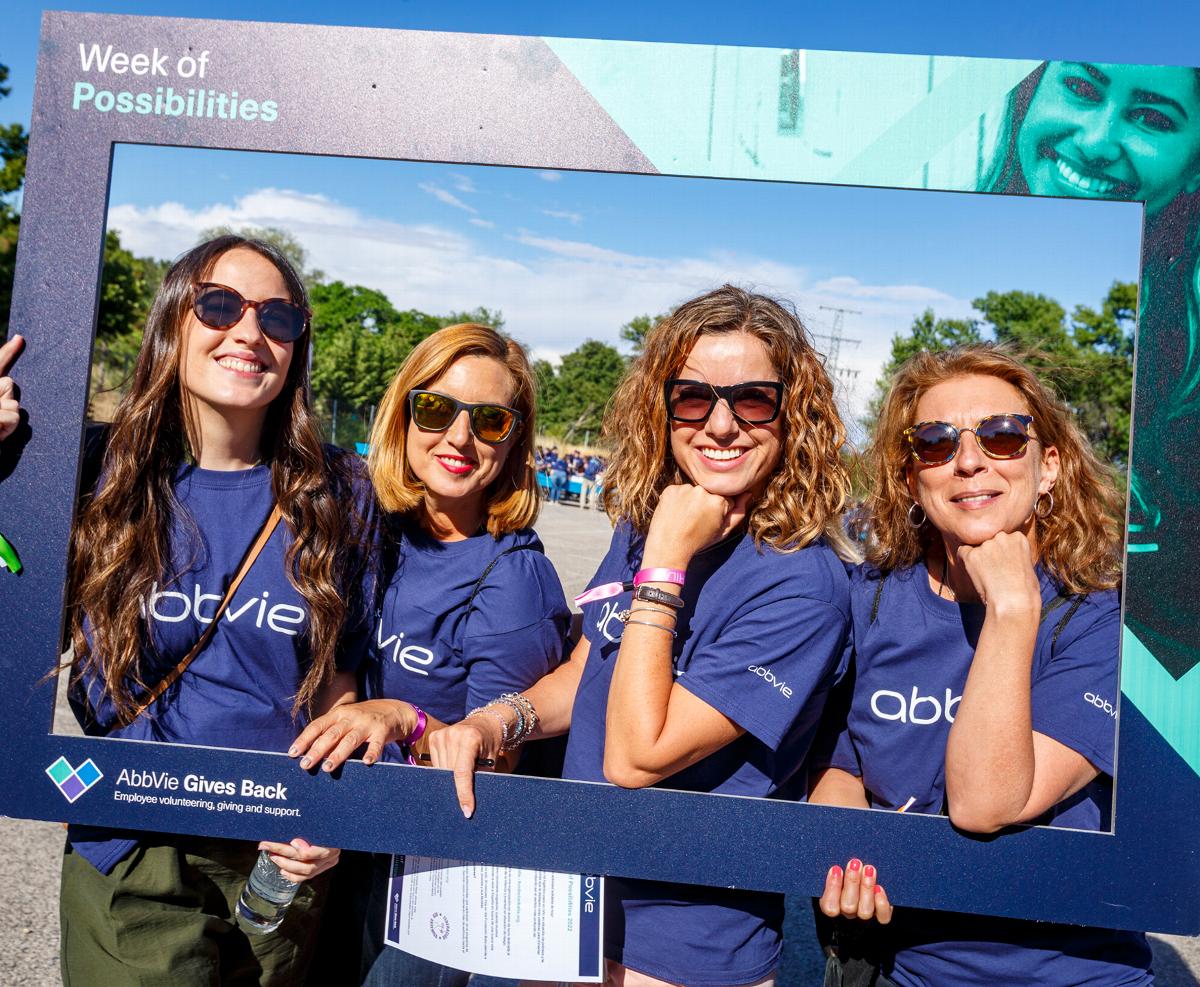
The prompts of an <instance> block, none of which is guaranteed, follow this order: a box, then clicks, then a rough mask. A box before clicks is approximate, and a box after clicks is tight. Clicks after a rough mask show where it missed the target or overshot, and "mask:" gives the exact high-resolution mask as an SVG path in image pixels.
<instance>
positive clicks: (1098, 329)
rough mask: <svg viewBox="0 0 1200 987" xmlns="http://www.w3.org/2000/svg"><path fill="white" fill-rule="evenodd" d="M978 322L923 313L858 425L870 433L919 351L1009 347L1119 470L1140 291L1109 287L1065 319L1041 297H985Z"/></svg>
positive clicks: (898, 345) (901, 341)
mask: <svg viewBox="0 0 1200 987" xmlns="http://www.w3.org/2000/svg"><path fill="white" fill-rule="evenodd" d="M971 304H972V305H973V306H974V307H975V309H976V310H977V311H978V312H979V313H980V315H981V316H982V318H981V319H980V320H979V321H977V322H976V321H970V320H961V319H938V318H936V317H935V316H934V314H933V312H932V310H926V311H925V312H924V313H922V314H921V315H919V316H917V318H916V319H914V320H913V325H912V328H911V329H910V330H909V333H908V334H907V335H903V336H901V335H898V336H895V337H894V338H893V339H892V353H891V357H890V359H889V360H888V363H887V364H886V365H885V367H884V369H883V373H882V375H881V376H880V378H879V380H878V381H877V382H876V385H875V396H874V398H873V399H872V401H871V404H870V411H869V413H868V416H867V417H866V419H865V420H864V422H863V424H864V426H865V427H866V428H867V429H868V431H871V430H872V429H873V428H874V424H875V421H876V419H877V418H878V414H879V408H880V406H881V404H882V402H883V398H884V396H885V395H886V394H887V392H888V389H889V388H890V387H891V381H892V378H893V376H894V375H895V372H896V370H897V369H899V367H900V365H901V364H902V363H903V362H904V361H905V360H907V359H908V358H909V357H910V356H912V355H914V354H915V353H918V352H920V351H921V350H930V351H932V352H940V351H941V350H944V349H948V348H949V347H951V346H954V345H957V344H960V343H972V342H980V341H982V340H984V339H994V340H995V341H997V342H1002V343H1006V344H1008V345H1009V346H1010V347H1011V348H1012V349H1013V350H1015V351H1016V352H1017V353H1018V354H1019V355H1020V356H1021V358H1022V359H1023V360H1025V361H1026V362H1027V363H1028V364H1029V365H1030V366H1031V367H1032V368H1033V370H1034V371H1035V372H1036V373H1037V374H1038V376H1039V377H1041V378H1042V379H1043V380H1044V381H1045V382H1046V383H1048V384H1049V385H1050V386H1051V387H1052V388H1053V389H1054V390H1055V392H1056V393H1058V394H1059V396H1060V397H1062V399H1063V400H1064V401H1065V402H1066V404H1067V406H1068V407H1069V408H1070V409H1071V410H1072V411H1073V412H1074V413H1075V416H1076V420H1077V421H1078V423H1079V426H1080V427H1081V428H1082V429H1083V431H1084V433H1085V434H1086V435H1087V437H1088V439H1089V441H1090V442H1091V443H1092V445H1093V447H1094V448H1095V450H1096V453H1097V455H1098V456H1100V458H1101V459H1103V460H1105V461H1107V462H1111V463H1115V464H1118V465H1124V464H1125V463H1126V462H1127V459H1128V448H1129V425H1130V421H1129V406H1130V402H1131V399H1132V395H1133V326H1134V318H1135V314H1136V311H1137V285H1136V284H1132V283H1128V282H1114V283H1113V285H1112V287H1111V288H1109V290H1108V293H1107V294H1106V295H1105V297H1104V299H1103V301H1102V302H1101V304H1100V307H1099V308H1098V309H1093V308H1090V307H1088V306H1085V305H1079V306H1076V308H1075V310H1074V311H1073V312H1072V313H1071V316H1070V318H1068V317H1067V314H1066V312H1065V310H1064V309H1063V307H1062V306H1061V305H1060V304H1059V303H1058V302H1056V301H1054V299H1052V298H1047V297H1046V296H1045V295H1038V294H1033V293H1030V292H1025V291H1006V292H998V291H989V292H988V293H987V294H986V295H984V296H983V297H982V298H976V299H975V300H974V301H973V302H972V303H971Z"/></svg>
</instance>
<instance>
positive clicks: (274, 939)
mask: <svg viewBox="0 0 1200 987" xmlns="http://www.w3.org/2000/svg"><path fill="white" fill-rule="evenodd" d="M310 347H311V332H310V313H309V311H308V303H307V295H306V292H305V289H304V285H303V283H302V282H301V281H300V279H299V277H298V276H297V274H296V272H295V270H294V269H293V268H292V265H291V264H290V263H288V261H287V259H286V258H285V257H283V255H282V254H280V253H279V251H277V250H276V249H275V248H274V247H272V246H270V245H268V244H266V243H263V242H261V241H257V240H251V239H246V238H243V237H238V236H222V237H218V238H216V239H214V240H210V241H208V242H206V243H202V244H200V245H199V246H197V247H194V248H193V249H191V250H189V251H188V252H187V253H185V254H184V255H183V256H182V257H180V258H179V259H178V260H177V261H176V262H175V263H174V264H173V265H172V267H171V269H170V270H169V271H168V272H167V274H166V276H165V278H164V279H163V283H162V286H161V288H160V289H159V291H158V294H157V296H156V297H155V300H154V304H153V306H152V308H151V311H150V314H149V316H148V318H147V322H146V329H145V335H144V339H143V342H142V347H141V350H140V352H139V354H138V360H137V365H136V368H135V370H134V374H133V379H132V384H131V387H130V390H129V393H128V394H127V395H126V397H125V398H124V399H123V400H122V401H121V403H120V406H119V407H118V409H117V412H116V415H115V418H114V420H113V423H112V426H111V428H110V429H109V430H108V436H107V445H106V448H105V451H104V455H103V465H102V468H101V474H100V479H99V481H98V484H97V487H96V490H95V492H94V494H93V495H91V496H90V497H89V499H88V500H87V502H86V503H85V504H84V506H83V507H82V509H81V511H80V515H79V519H78V522H77V524H76V526H75V530H74V533H73V538H72V560H71V571H70V613H69V620H70V632H71V642H72V645H73V648H74V665H73V667H72V670H71V686H72V701H73V705H74V707H75V709H76V713H77V715H78V716H79V718H80V720H81V723H82V725H83V726H84V729H85V730H86V731H87V732H88V733H91V734H102V735H106V736H109V737H119V738H122V739H134V740H154V741H160V742H167V743H187V744H197V745H207V746H214V747H238V748H251V749H256V750H266V751H286V750H287V748H288V746H289V745H290V744H291V741H292V738H293V737H294V736H295V734H296V729H297V722H298V721H299V722H301V723H302V722H304V721H305V720H306V719H307V718H308V716H309V715H311V714H314V713H319V712H321V711H323V710H324V709H326V708H328V706H330V705H331V704H333V703H335V702H338V701H340V700H343V699H352V698H353V696H354V671H353V670H354V667H355V665H356V664H357V661H358V660H359V659H360V658H361V656H362V653H363V651H364V646H365V640H366V622H365V613H364V611H363V608H362V607H361V606H360V605H357V604H356V602H355V601H356V600H360V599H361V597H362V591H361V586H362V584H363V579H364V577H363V572H364V566H365V555H366V549H365V545H366V544H367V539H366V531H365V526H366V520H365V518H366V517H367V515H368V513H369V510H368V507H367V497H368V494H367V491H368V489H369V488H368V487H367V485H366V483H365V477H363V476H361V475H360V474H361V470H359V469H358V468H356V466H355V460H354V459H353V457H350V456H348V455H346V454H343V453H341V452H340V451H339V450H334V449H331V448H325V447H322V445H321V442H320V440H319V437H318V431H317V423H316V420H315V419H314V417H313V414H312V410H311V408H310V407H309V398H308V354H309V350H310ZM255 543H257V544H258V546H259V547H258V552H257V554H256V555H255V554H254V551H253V550H252V549H251V545H252V544H255ZM235 574H241V575H243V576H244V578H243V579H242V581H241V583H240V584H239V585H238V588H237V590H236V592H235V593H234V595H233V596H232V599H230V600H228V603H227V607H226V609H225V610H224V611H223V613H221V614H220V615H219V616H218V610H219V608H220V601H221V599H222V593H223V591H224V590H225V588H226V586H228V585H229V584H230V582H231V580H232V579H233V578H234V577H235ZM248 606H250V607H254V609H255V611H256V612H257V611H258V610H260V609H261V610H263V611H264V612H263V613H261V614H259V618H260V619H257V620H251V619H246V618H244V617H243V619H237V618H238V617H239V616H242V615H243V614H244V613H245V611H246V608H247V607H248ZM264 618H265V619H264ZM214 623H215V624H216V626H215V627H212V628H211V631H208V633H209V635H210V636H209V637H208V638H207V641H206V643H205V644H204V646H203V649H202V650H201V651H199V653H196V654H194V656H193V659H192V660H191V661H190V663H185V661H184V659H185V658H186V657H187V656H188V655H189V653H191V652H192V651H193V649H194V647H195V646H196V645H197V643H198V642H199V641H200V640H201V638H202V635H204V634H205V633H206V631H207V630H208V629H209V628H210V625H213V624H214ZM260 846H261V847H262V848H264V849H267V850H269V851H270V852H271V854H272V860H274V862H275V863H276V864H277V865H278V866H279V867H280V869H281V871H282V873H283V876H284V877H286V878H289V879H291V880H293V881H311V880H312V879H314V878H317V877H318V875H320V874H321V873H322V872H323V871H325V870H327V869H328V868H329V867H331V866H332V865H333V864H334V863H335V862H336V860H337V856H338V852H337V851H336V850H328V849H325V848H322V847H315V846H310V845H309V844H308V843H306V842H305V841H304V840H302V839H296V840H293V841H292V842H291V843H288V844H278V843H264V844H261V845H256V844H254V843H248V842H241V841H233V840H217V839H205V838H194V837H185V836H172V835H165V834H145V833H128V832H116V831H112V830H96V829H93V828H90V827H82V826H72V827H71V828H70V830H69V832H68V840H67V847H66V856H65V857H64V861H63V872H62V899H61V921H62V969H63V980H64V982H65V983H68V984H70V983H75V984H100V983H103V984H106V985H107V984H123V983H129V984H135V983H136V984H142V983H146V982H149V981H151V980H162V981H163V982H166V981H170V982H171V983H176V984H193V983H194V984H206V985H207V984H210V983H213V982H221V983H279V984H282V983H295V982H296V981H297V980H298V979H300V978H301V977H302V975H303V971H304V968H305V964H306V960H307V953H308V945H309V943H311V941H312V933H313V930H314V927H315V924H316V921H317V919H318V916H319V913H320V898H321V886H322V883H323V882H321V881H317V882H316V883H315V884H308V885H306V886H305V887H304V888H303V889H302V890H301V892H300V894H299V896H298V898H297V901H296V903H295V904H294V905H293V906H292V908H291V909H289V912H288V915H287V918H286V920H285V921H284V923H283V925H282V926H281V927H280V928H279V929H278V930H277V931H275V932H272V933H268V934H264V935H257V934H256V935H249V936H248V935H246V934H245V933H243V932H242V931H241V930H240V928H239V927H238V926H237V924H236V922H235V902H236V900H237V896H238V894H239V892H240V889H241V886H242V885H243V884H244V882H245V880H246V877H247V875H248V874H249V873H250V870H251V868H252V867H253V865H254V863H255V860H256V857H257V855H258V853H259V849H260Z"/></svg>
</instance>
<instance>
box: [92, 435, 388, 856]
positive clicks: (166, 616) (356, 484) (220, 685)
mask: <svg viewBox="0 0 1200 987" xmlns="http://www.w3.org/2000/svg"><path fill="white" fill-rule="evenodd" d="M330 455H333V456H338V455H339V453H337V452H333V451H331V452H330ZM341 462H342V464H343V466H344V467H346V468H347V469H349V470H352V471H353V473H352V475H351V476H350V478H349V479H350V481H351V484H352V489H350V490H349V491H348V492H347V496H352V497H355V498H356V499H357V500H358V503H357V504H355V505H350V504H347V505H346V508H347V510H351V509H353V510H357V511H359V512H360V513H362V514H364V515H365V513H366V511H367V510H368V506H367V499H368V498H369V485H368V482H367V480H366V474H365V471H364V470H362V469H361V467H359V466H357V465H355V464H358V463H361V461H359V460H352V459H350V458H348V457H347V458H345V459H342V460H341ZM175 496H176V498H177V500H178V501H179V505H180V507H181V508H182V512H181V514H180V515H179V516H178V517H177V518H176V519H175V521H174V524H173V526H172V530H171V534H170V561H169V568H168V572H167V575H166V576H164V579H163V580H162V582H161V583H159V584H157V585H156V586H155V589H154V591H153V592H152V594H151V595H150V597H149V599H148V600H146V601H145V603H144V612H145V614H146V618H147V623H148V626H149V628H150V630H151V635H152V637H151V642H152V643H151V646H149V647H147V648H145V649H144V651H143V656H142V679H143V681H145V682H147V683H151V684H153V683H155V682H157V681H159V680H160V679H162V678H163V677H164V676H165V675H167V674H168V673H169V672H170V671H171V670H172V669H174V668H175V667H176V666H177V665H178V664H179V662H180V661H181V660H182V659H183V656H184V655H185V654H187V652H188V651H190V650H191V648H192V646H193V645H194V644H195V643H196V641H197V640H198V639H199V637H200V635H201V634H202V633H203V631H204V628H205V626H207V624H209V623H210V622H211V620H212V613H213V611H214V610H215V609H216V607H217V605H218V604H219V603H220V601H221V597H222V596H223V595H224V592H225V587H226V586H227V585H228V584H229V581H230V580H231V579H232V577H233V575H234V573H235V572H236V571H237V568H238V564H239V563H240V562H241V560H242V558H243V556H244V555H245V553H246V550H247V549H248V548H249V547H250V544H251V543H252V542H253V541H254V539H255V538H256V537H257V535H258V532H259V531H260V530H261V528H262V525H263V523H264V522H265V521H266V519H267V516H268V515H269V514H270V512H271V508H272V506H273V504H274V495H273V493H272V490H271V470H270V467H269V466H265V465H264V466H255V467H254V468H253V469H249V470H236V471H231V472H225V471H218V470H206V469H200V468H199V467H196V466H183V467H181V468H180V470H179V472H178V474H177V476H176V480H175ZM291 541H292V538H291V533H290V531H289V530H288V528H287V524H286V523H284V522H280V524H279V525H278V527H277V528H276V529H275V531H274V533H273V534H272V535H271V538H270V540H269V541H268V542H267V544H266V545H265V546H264V547H263V550H262V553H261V554H260V555H259V557H258V558H257V559H256V560H255V563H254V565H253V566H252V567H251V569H250V571H249V572H248V573H247V574H246V576H245V578H244V580H243V581H242V583H241V585H240V586H239V587H238V590H237V592H236V593H235V594H234V597H233V599H232V600H231V601H230V604H229V606H228V608H227V609H226V611H225V613H224V614H223V615H222V617H221V624H220V628H219V629H218V630H217V631H216V633H214V634H213V636H212V638H211V640H210V641H209V643H208V645H207V646H206V647H205V649H204V650H203V651H202V652H201V653H200V654H199V655H197V656H196V658H195V659H194V660H193V661H192V663H191V664H190V665H188V667H187V669H186V671H184V673H183V675H182V676H181V677H180V679H179V681H178V682H177V683H175V684H174V685H173V686H172V687H171V688H170V689H168V690H167V692H166V694H165V695H164V696H163V697H162V698H161V699H160V700H159V701H158V702H157V703H155V704H154V706H153V707H152V708H151V709H149V710H147V711H146V712H145V713H143V714H142V715H141V716H139V717H138V718H137V719H136V720H134V721H133V723H131V724H129V725H128V726H125V727H120V726H114V724H115V723H116V714H115V710H114V708H113V705H112V702H111V701H110V700H109V698H108V697H107V695H106V694H105V692H104V688H103V683H102V682H101V681H100V680H99V679H97V678H92V679H91V680H90V681H88V682H87V684H86V687H87V701H88V705H89V706H90V713H89V719H91V718H94V722H89V723H88V728H89V730H91V731H93V732H101V733H106V735H107V736H109V737H119V738H121V739H124V740H151V741H159V742H164V743H176V744H196V745H202V746H208V747H225V748H236V749H241V750H254V751H286V750H287V749H288V747H289V746H290V745H291V743H292V741H293V740H294V739H295V738H296V734H297V733H299V731H300V730H301V729H302V728H303V726H304V723H305V718H304V716H303V715H301V716H300V718H299V719H296V718H293V716H292V705H293V702H294V700H295V697H296V693H297V692H298V691H299V688H300V684H301V682H302V681H303V679H304V676H305V674H306V672H307V671H308V668H309V650H308V640H307V636H306V633H305V631H306V630H307V624H308V607H307V605H306V603H305V601H304V598H303V597H302V596H301V595H300V594H299V593H298V592H297V591H296V589H295V587H294V586H293V585H292V584H291V582H290V581H289V580H288V577H287V565H286V561H285V553H286V551H287V549H288V546H289V545H290V544H291ZM172 574H174V575H172ZM368 616H369V608H367V607H365V606H364V607H363V608H361V612H356V613H352V614H351V615H349V617H348V619H347V626H346V631H345V633H344V634H343V636H342V637H341V639H340V642H339V646H338V654H337V665H338V668H339V669H340V670H347V671H352V670H354V669H356V668H357V666H358V665H359V663H360V662H361V661H362V659H363V658H364V657H365V655H366V647H367V640H368V637H369V633H370V631H369V627H370V625H369V620H368ZM85 630H86V626H85ZM80 698H81V697H79V696H76V697H75V701H76V704H77V705H78V704H79V699H80ZM69 836H70V839H71V842H72V844H73V845H74V847H75V849H76V850H77V851H79V852H80V853H81V854H83V856H85V857H86V858H87V859H88V860H90V861H91V862H92V863H93V864H94V865H95V866H96V868H97V869H98V870H100V871H102V872H103V873H108V872H109V871H111V870H112V868H113V867H114V866H116V864H117V863H118V862H119V861H120V860H122V859H123V858H124V857H125V856H126V855H127V854H128V853H129V852H130V850H132V849H133V847H134V846H136V845H137V840H136V839H135V838H132V836H131V835H130V834H126V833H117V832H116V831H114V830H107V829H105V830H98V829H96V828H85V827H74V826H73V827H71V831H70V833H69Z"/></svg>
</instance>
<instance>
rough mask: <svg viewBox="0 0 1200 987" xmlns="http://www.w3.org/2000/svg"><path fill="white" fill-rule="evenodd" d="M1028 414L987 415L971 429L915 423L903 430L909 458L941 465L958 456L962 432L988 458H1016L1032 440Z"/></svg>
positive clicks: (926, 463)
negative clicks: (969, 433) (973, 437)
mask: <svg viewBox="0 0 1200 987" xmlns="http://www.w3.org/2000/svg"><path fill="white" fill-rule="evenodd" d="M1032 424H1033V418H1032V416H1030V415H988V416H987V417H986V418H981V419H980V420H979V423H978V424H977V425H976V426H975V427H974V428H957V427H956V426H954V425H951V424H950V423H949V422H917V424H916V425H911V426H909V427H908V428H906V429H905V430H904V437H905V438H906V439H908V445H909V448H911V449H912V454H913V458H914V459H916V460H917V461H918V462H922V463H924V464H925V465H926V466H941V465H942V464H943V463H948V462H950V460H952V459H953V458H954V457H955V456H956V455H958V445H959V442H960V440H961V438H962V433H963V432H972V433H974V435H975V441H976V442H977V443H979V448H980V449H982V450H983V453H984V455H985V456H987V457H988V458H989V459H1016V458H1017V457H1018V456H1020V455H1021V454H1022V453H1023V452H1024V451H1025V447H1026V446H1027V445H1029V442H1030V440H1033V441H1036V439H1034V437H1033V436H1032V435H1030V434H1029V428H1030V426H1031V425H1032Z"/></svg>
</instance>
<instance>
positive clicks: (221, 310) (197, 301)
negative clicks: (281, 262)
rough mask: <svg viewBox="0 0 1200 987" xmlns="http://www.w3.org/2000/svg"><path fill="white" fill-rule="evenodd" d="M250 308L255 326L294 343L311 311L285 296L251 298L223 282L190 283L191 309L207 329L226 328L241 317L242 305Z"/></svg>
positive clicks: (286, 341)
mask: <svg viewBox="0 0 1200 987" xmlns="http://www.w3.org/2000/svg"><path fill="white" fill-rule="evenodd" d="M248 308H252V309H254V314H255V316H256V318H257V319H258V328H259V329H261V330H262V333H263V335H264V336H269V337H270V338H271V339H273V340H275V342H277V343H294V342H295V341H296V340H297V339H299V338H300V337H301V336H303V335H304V330H305V329H307V328H308V320H309V318H310V317H311V316H312V313H311V312H309V311H308V309H306V308H303V307H302V306H300V305H297V304H296V303H295V302H293V301H289V300H288V299H286V298H265V299H263V300H262V301H261V302H252V301H251V300H250V299H248V298H243V297H242V296H241V294H240V293H239V292H238V291H236V290H234V289H233V288H230V287H229V286H228V285H225V284H217V283H216V282H215V281H204V282H201V283H200V284H197V285H194V297H193V299H192V311H193V312H194V313H195V315H196V318H197V319H199V320H200V322H202V323H203V324H204V325H206V326H208V328H210V329H230V328H232V327H233V326H236V325H237V324H238V323H239V322H241V321H242V316H244V315H245V314H246V309H248Z"/></svg>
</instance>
